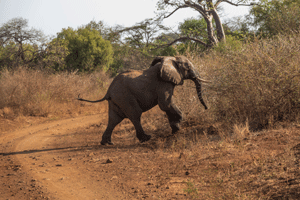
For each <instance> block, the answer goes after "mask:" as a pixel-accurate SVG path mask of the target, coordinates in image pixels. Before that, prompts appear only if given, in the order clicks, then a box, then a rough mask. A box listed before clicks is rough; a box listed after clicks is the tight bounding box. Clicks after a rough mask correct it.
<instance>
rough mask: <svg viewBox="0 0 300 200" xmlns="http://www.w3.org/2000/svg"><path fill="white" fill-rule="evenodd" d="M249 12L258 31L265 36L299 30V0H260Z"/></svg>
mask: <svg viewBox="0 0 300 200" xmlns="http://www.w3.org/2000/svg"><path fill="white" fill-rule="evenodd" d="M250 14H251V16H253V24H254V25H255V26H257V27H258V32H260V33H262V34H263V35H264V36H265V37H266V36H273V35H277V34H280V33H288V34H289V33H293V32H295V31H299V27H300V1H299V0H262V1H260V3H259V4H258V5H256V6H254V7H253V8H252V9H251V11H250Z"/></svg>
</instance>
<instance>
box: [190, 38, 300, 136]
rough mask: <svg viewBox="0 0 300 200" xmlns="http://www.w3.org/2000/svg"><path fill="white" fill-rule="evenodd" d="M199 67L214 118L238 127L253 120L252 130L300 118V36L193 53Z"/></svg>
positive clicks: (251, 122)
mask: <svg viewBox="0 0 300 200" xmlns="http://www.w3.org/2000/svg"><path fill="white" fill-rule="evenodd" d="M188 56H189V57H190V59H191V60H192V61H193V63H195V65H196V66H199V70H200V72H201V73H202V74H203V77H204V78H205V79H209V80H212V81H213V83H212V84H209V85H206V86H205V87H204V89H205V91H204V96H205V98H207V101H208V104H209V107H210V108H211V109H210V111H209V112H210V114H209V116H213V120H214V121H217V122H222V123H224V124H227V126H231V127H232V126H233V125H234V124H240V123H245V122H246V121H248V123H249V127H250V129H251V130H261V129H263V128H268V127H274V125H276V123H277V122H282V121H298V118H299V114H298V113H299V108H300V107H299V103H300V85H299V81H300V37H299V35H296V34H295V35H289V36H278V37H277V38H274V39H268V40H260V41H255V42H253V43H249V44H245V45H243V46H242V47H241V48H240V49H239V50H234V51H231V50H230V48H228V51H226V52H225V53H224V52H221V53H220V52H218V51H214V52H210V53H209V54H207V55H205V56H203V57H199V56H196V55H193V54H191V55H188Z"/></svg>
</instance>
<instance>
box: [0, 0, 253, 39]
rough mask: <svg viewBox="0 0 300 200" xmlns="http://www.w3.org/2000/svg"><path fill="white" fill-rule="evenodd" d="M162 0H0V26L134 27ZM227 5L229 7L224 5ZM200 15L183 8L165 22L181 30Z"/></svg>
mask: <svg viewBox="0 0 300 200" xmlns="http://www.w3.org/2000/svg"><path fill="white" fill-rule="evenodd" d="M157 1H158V0H126V1H125V0H0V26H1V25H2V24H3V23H6V22H7V21H8V20H10V19H12V18H16V17H22V18H24V19H27V20H28V25H29V27H33V28H35V29H38V30H41V31H43V33H44V34H45V35H47V36H56V33H58V32H61V30H62V29H63V28H68V27H72V28H74V29H76V28H78V27H79V26H82V25H85V24H88V23H89V22H90V21H92V20H94V21H96V22H98V21H100V20H101V21H103V22H104V23H105V24H106V25H108V26H114V25H122V26H132V25H134V24H135V23H137V22H141V21H143V20H144V19H146V18H153V17H155V13H154V12H155V11H156V10H157V9H156V3H157ZM223 5H225V4H223ZM248 9H249V8H248V7H244V6H243V7H235V6H231V5H229V4H226V6H224V13H223V14H222V20H224V19H227V18H232V17H236V16H243V15H245V14H248ZM197 16H199V13H197V12H195V11H193V10H192V9H190V8H185V9H181V10H180V11H177V12H176V13H175V14H174V15H172V16H171V17H169V18H168V19H166V20H165V21H164V25H167V26H171V27H173V28H175V29H176V28H177V27H178V23H179V22H183V20H184V19H187V18H190V17H197Z"/></svg>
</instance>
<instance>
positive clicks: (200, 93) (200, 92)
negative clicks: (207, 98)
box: [193, 79, 207, 109]
mask: <svg viewBox="0 0 300 200" xmlns="http://www.w3.org/2000/svg"><path fill="white" fill-rule="evenodd" d="M193 81H194V83H195V85H196V90H197V95H198V98H199V100H200V102H201V103H202V105H203V106H204V108H205V109H207V106H206V104H205V103H204V100H203V98H202V91H201V81H200V80H198V79H193Z"/></svg>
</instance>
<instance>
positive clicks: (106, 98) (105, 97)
mask: <svg viewBox="0 0 300 200" xmlns="http://www.w3.org/2000/svg"><path fill="white" fill-rule="evenodd" d="M77 100H79V101H86V102H90V103H98V102H101V101H104V100H109V97H107V95H105V96H104V97H103V98H102V99H99V100H96V101H90V100H87V99H82V98H80V94H79V95H78V98H77Z"/></svg>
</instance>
